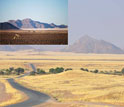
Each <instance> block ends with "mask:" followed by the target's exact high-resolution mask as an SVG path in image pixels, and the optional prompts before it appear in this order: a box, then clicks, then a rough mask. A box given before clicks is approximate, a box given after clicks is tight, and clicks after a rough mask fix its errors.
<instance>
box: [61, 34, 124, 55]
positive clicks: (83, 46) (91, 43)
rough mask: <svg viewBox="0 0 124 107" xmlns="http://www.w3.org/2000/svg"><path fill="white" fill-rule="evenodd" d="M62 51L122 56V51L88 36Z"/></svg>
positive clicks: (123, 52)
mask: <svg viewBox="0 0 124 107" xmlns="http://www.w3.org/2000/svg"><path fill="white" fill-rule="evenodd" d="M62 51H65V52H77V53H98V54H124V51H123V50H122V49H120V48H119V47H117V46H115V45H113V44H111V43H109V42H106V41H104V40H97V39H94V38H92V37H89V36H83V37H82V38H80V39H79V40H78V41H76V42H75V43H74V44H73V45H70V46H68V47H66V48H64V49H62Z"/></svg>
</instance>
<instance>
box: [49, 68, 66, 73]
mask: <svg viewBox="0 0 124 107" xmlns="http://www.w3.org/2000/svg"><path fill="white" fill-rule="evenodd" d="M63 71H64V68H63V67H57V68H56V69H54V68H51V69H49V73H53V74H56V73H61V72H63Z"/></svg>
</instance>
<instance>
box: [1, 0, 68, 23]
mask: <svg viewBox="0 0 124 107" xmlns="http://www.w3.org/2000/svg"><path fill="white" fill-rule="evenodd" d="M25 18H31V19H33V20H36V21H41V22H46V23H55V24H66V25H67V24H68V0H0V22H5V21H8V20H17V19H25Z"/></svg>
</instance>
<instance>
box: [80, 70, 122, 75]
mask: <svg viewBox="0 0 124 107" xmlns="http://www.w3.org/2000/svg"><path fill="white" fill-rule="evenodd" d="M80 70H82V71H85V72H91V73H98V74H108V75H119V76H122V75H124V68H123V69H122V70H121V71H117V70H114V71H112V70H111V71H100V70H98V69H95V70H88V69H85V68H80Z"/></svg>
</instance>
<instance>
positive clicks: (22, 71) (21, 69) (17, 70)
mask: <svg viewBox="0 0 124 107" xmlns="http://www.w3.org/2000/svg"><path fill="white" fill-rule="evenodd" d="M15 72H16V74H17V75H20V74H23V73H24V69H23V68H17V69H15Z"/></svg>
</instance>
